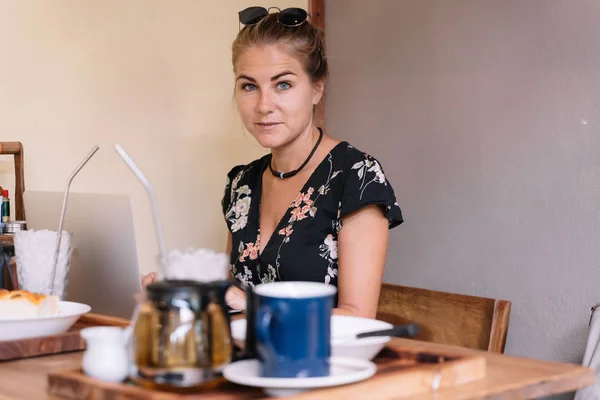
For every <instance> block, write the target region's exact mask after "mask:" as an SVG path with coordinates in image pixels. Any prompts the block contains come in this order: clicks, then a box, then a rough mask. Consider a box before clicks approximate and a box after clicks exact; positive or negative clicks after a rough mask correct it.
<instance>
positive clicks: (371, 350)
mask: <svg viewBox="0 0 600 400" xmlns="http://www.w3.org/2000/svg"><path fill="white" fill-rule="evenodd" d="M391 328H393V325H392V324H389V323H387V322H384V321H379V320H376V319H370V318H361V317H350V316H346V315H333V316H332V317H331V356H332V357H352V358H361V359H363V360H372V359H373V358H374V357H375V356H376V355H377V354H378V353H379V352H380V351H381V349H383V347H384V346H385V344H386V343H387V342H389V341H390V337H389V336H379V337H370V338H364V339H354V340H352V339H351V340H345V339H344V338H346V337H347V336H348V335H356V334H358V333H361V332H370V331H378V330H383V329H391ZM231 336H232V337H233V339H234V340H237V341H240V342H243V341H244V340H245V339H246V320H245V319H238V320H235V321H232V322H231Z"/></svg>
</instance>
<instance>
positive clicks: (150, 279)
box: [140, 272, 156, 288]
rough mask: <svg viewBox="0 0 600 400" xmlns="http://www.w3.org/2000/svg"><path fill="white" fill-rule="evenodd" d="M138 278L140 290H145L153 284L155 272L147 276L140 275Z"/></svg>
mask: <svg viewBox="0 0 600 400" xmlns="http://www.w3.org/2000/svg"><path fill="white" fill-rule="evenodd" d="M140 277H141V279H142V288H145V287H146V286H148V285H149V284H151V283H153V282H154V280H155V279H156V272H150V273H149V274H147V275H141V274H140Z"/></svg>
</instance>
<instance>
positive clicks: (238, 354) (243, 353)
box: [218, 279, 256, 361]
mask: <svg viewBox="0 0 600 400" xmlns="http://www.w3.org/2000/svg"><path fill="white" fill-rule="evenodd" d="M219 283H220V285H219V287H220V290H219V291H218V301H219V302H220V303H221V304H223V305H224V310H225V317H226V318H227V323H228V324H229V328H230V333H231V313H230V312H229V311H230V310H232V308H230V307H229V306H227V303H225V293H226V292H227V289H229V288H230V287H231V286H235V287H237V288H239V289H241V290H243V291H244V292H245V293H246V310H245V314H246V340H245V345H244V349H239V348H237V347H234V351H233V361H239V360H244V359H250V358H256V339H255V332H254V315H255V313H254V291H253V290H252V287H251V286H248V285H245V284H244V283H243V282H240V281H238V280H237V279H229V280H226V281H221V282H219ZM232 346H233V340H232Z"/></svg>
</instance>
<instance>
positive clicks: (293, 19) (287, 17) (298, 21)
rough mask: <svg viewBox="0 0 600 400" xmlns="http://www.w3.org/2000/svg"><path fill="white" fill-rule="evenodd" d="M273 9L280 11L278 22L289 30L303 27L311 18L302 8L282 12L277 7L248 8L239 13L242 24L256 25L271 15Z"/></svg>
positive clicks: (287, 9)
mask: <svg viewBox="0 0 600 400" xmlns="http://www.w3.org/2000/svg"><path fill="white" fill-rule="evenodd" d="M272 8H274V9H276V10H278V11H279V13H278V15H277V22H279V23H280V24H281V25H283V26H287V27H289V28H293V27H296V26H300V25H302V24H303V23H305V22H306V20H307V19H308V17H309V14H308V13H307V12H306V11H305V10H303V9H301V8H286V9H285V10H280V9H279V8H277V7H269V8H268V9H266V8H264V7H248V8H246V9H245V10H242V11H240V12H239V13H238V14H239V16H240V23H242V24H244V25H246V26H252V25H256V24H258V23H259V22H260V21H261V20H262V19H263V18H264V17H266V16H267V15H269V11H270V10H271V9H272Z"/></svg>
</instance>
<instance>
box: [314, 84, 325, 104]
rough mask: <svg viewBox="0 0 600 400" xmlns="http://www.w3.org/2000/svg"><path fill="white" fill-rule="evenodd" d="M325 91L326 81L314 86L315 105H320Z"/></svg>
mask: <svg viewBox="0 0 600 400" xmlns="http://www.w3.org/2000/svg"><path fill="white" fill-rule="evenodd" d="M324 91H325V81H324V80H323V79H321V80H320V81H317V82H315V83H314V84H313V105H314V106H316V105H317V104H319V102H320V101H321V99H322V98H323V92H324Z"/></svg>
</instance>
